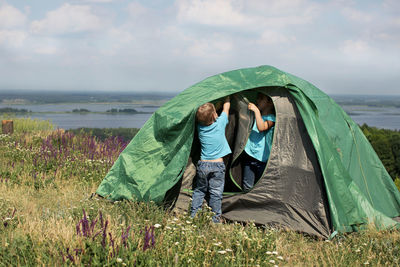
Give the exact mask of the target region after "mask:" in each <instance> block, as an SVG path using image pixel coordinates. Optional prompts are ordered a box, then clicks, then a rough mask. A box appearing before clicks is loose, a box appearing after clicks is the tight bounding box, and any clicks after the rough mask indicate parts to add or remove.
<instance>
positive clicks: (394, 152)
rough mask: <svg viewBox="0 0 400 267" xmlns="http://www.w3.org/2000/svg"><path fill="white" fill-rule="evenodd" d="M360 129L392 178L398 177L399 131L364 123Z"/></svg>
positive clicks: (399, 164)
mask: <svg viewBox="0 0 400 267" xmlns="http://www.w3.org/2000/svg"><path fill="white" fill-rule="evenodd" d="M361 130H362V131H363V133H364V135H365V136H366V137H367V139H368V141H369V142H370V143H371V145H372V147H373V148H374V150H375V152H376V153H377V154H378V156H379V158H380V160H381V161H382V163H383V165H384V166H385V168H386V170H387V172H388V173H389V174H390V176H391V177H392V179H393V180H395V179H396V178H400V131H393V130H387V129H378V128H376V127H369V126H368V125H366V124H363V125H362V126H361Z"/></svg>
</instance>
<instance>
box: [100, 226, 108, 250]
mask: <svg viewBox="0 0 400 267" xmlns="http://www.w3.org/2000/svg"><path fill="white" fill-rule="evenodd" d="M107 226H108V220H106V223H105V224H104V228H103V239H102V240H101V245H102V246H103V248H105V247H106V239H107Z"/></svg>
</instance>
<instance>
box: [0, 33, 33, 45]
mask: <svg viewBox="0 0 400 267" xmlns="http://www.w3.org/2000/svg"><path fill="white" fill-rule="evenodd" d="M26 38H27V34H26V33H25V32H23V31H17V30H0V44H3V45H7V46H8V47H21V46H22V45H23V43H24V41H25V39H26Z"/></svg>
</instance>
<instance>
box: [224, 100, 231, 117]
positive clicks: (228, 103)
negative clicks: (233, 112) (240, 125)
mask: <svg viewBox="0 0 400 267" xmlns="http://www.w3.org/2000/svg"><path fill="white" fill-rule="evenodd" d="M230 100H231V99H230V97H229V96H227V97H226V98H225V100H224V101H225V102H224V106H223V108H222V112H225V113H226V115H229V109H230V108H231V102H230Z"/></svg>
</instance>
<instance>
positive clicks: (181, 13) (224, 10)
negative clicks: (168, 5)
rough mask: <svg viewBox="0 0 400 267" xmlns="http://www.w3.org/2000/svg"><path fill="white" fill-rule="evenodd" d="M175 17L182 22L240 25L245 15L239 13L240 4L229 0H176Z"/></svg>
mask: <svg viewBox="0 0 400 267" xmlns="http://www.w3.org/2000/svg"><path fill="white" fill-rule="evenodd" d="M176 5H177V8H178V14H177V18H178V20H180V21H182V22H188V23H198V24H204V25H240V24H243V23H245V20H246V18H245V16H244V15H243V14H241V13H240V10H239V9H240V5H239V6H235V2H234V1H230V0H193V1H190V0H178V1H177V2H176Z"/></svg>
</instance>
